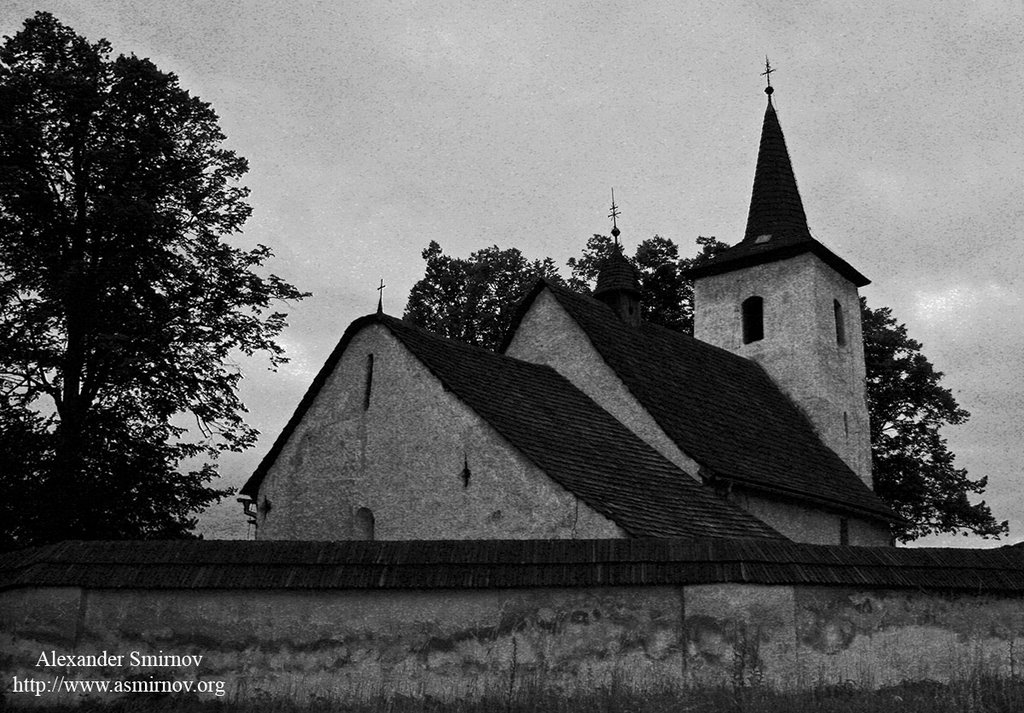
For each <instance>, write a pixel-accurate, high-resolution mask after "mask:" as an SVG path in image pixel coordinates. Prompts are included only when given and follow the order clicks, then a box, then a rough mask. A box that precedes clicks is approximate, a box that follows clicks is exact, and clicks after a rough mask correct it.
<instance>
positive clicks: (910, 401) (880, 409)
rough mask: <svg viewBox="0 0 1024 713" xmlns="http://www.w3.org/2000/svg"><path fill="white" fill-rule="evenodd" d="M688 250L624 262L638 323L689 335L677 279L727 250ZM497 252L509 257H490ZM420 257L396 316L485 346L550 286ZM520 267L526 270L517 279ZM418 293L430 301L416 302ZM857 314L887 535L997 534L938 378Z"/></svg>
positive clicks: (582, 277)
mask: <svg viewBox="0 0 1024 713" xmlns="http://www.w3.org/2000/svg"><path fill="white" fill-rule="evenodd" d="M697 246H698V252H697V254H696V255H695V256H694V257H680V256H679V248H678V246H677V245H676V244H675V243H674V242H673V241H671V240H669V239H667V238H663V237H660V236H654V237H653V238H650V239H648V240H644V241H643V242H641V243H640V244H639V245H638V246H637V249H636V252H635V254H634V255H633V257H632V258H630V261H631V262H632V264H633V266H634V267H635V268H636V270H637V273H638V277H639V280H640V288H641V310H642V316H643V318H644V319H645V320H646V321H648V322H651V323H654V324H660V325H663V326H665V327H669V328H672V329H676V330H678V331H681V332H685V333H687V334H692V333H693V283H692V281H691V280H689V279H687V278H686V276H685V275H686V271H687V270H688V269H689V268H692V267H695V266H697V265H699V264H700V263H701V262H703V261H705V260H708V259H709V258H711V257H713V256H714V255H716V254H717V253H719V252H721V251H722V250H724V249H725V248H727V247H728V246H727V245H726V244H725V243H722V242H720V241H718V240H716V239H715V238H713V237H703V236H702V237H698V238H697ZM611 249H612V241H611V238H609V237H607V236H604V235H594V236H592V237H591V238H590V239H589V240H588V241H587V244H586V247H585V248H584V249H583V252H582V254H581V255H580V257H578V258H570V259H569V260H568V262H567V267H568V268H569V278H568V279H567V280H566V281H565V284H566V285H567V286H568V287H570V288H572V289H574V290H577V291H581V292H589V291H591V290H592V289H593V287H594V285H595V283H596V281H597V274H598V272H599V271H600V268H601V262H602V260H604V258H605V256H606V255H608V253H609V251H610V250H611ZM505 253H510V254H514V255H515V258H516V259H515V260H513V261H509V260H504V259H498V256H500V255H504V254H505ZM423 255H424V258H425V259H426V260H427V273H426V275H425V277H424V279H423V280H421V281H420V282H418V283H417V285H416V287H415V288H414V289H413V292H412V294H410V297H409V306H408V308H407V310H406V317H407V318H409V319H411V320H412V321H413V322H415V323H417V324H420V325H421V326H424V327H427V328H428V329H431V330H433V331H435V332H437V333H439V334H444V335H445V336H449V337H453V338H455V339H462V340H464V341H469V342H471V343H474V344H478V345H482V346H486V347H489V348H494V347H495V346H496V345H498V344H500V343H501V341H502V339H503V337H504V332H505V330H506V329H507V327H508V324H509V322H510V317H509V315H510V314H511V310H513V309H514V306H515V304H516V303H517V302H518V301H519V298H520V296H521V295H522V294H523V293H524V292H525V290H526V287H527V286H528V285H529V284H530V283H531V282H532V280H533V279H534V278H535V277H536V276H537V274H538V272H539V271H540V270H539V267H538V266H543V267H544V270H543V272H544V274H545V276H547V277H553V278H554V279H559V278H558V277H557V275H554V274H552V273H553V272H554V264H553V262H552V261H551V260H550V259H547V260H544V261H537V262H534V263H528V262H527V261H526V260H525V258H523V257H522V255H520V254H519V251H518V250H507V251H500V250H498V248H489V249H488V250H483V251H479V252H476V253H473V254H472V255H470V257H469V258H468V260H462V259H458V258H451V257H448V256H445V255H443V254H442V253H441V250H440V247H438V246H437V244H436V243H431V245H430V247H429V248H428V249H427V250H425V251H424V253H423ZM453 265H457V268H453V267H451V266H453ZM522 265H532V266H533V269H532V270H531V271H527V270H522V271H520V272H517V270H519V269H520V268H519V267H517V266H522ZM496 273H500V274H501V276H502V282H501V283H497V282H495V283H489V282H487V281H488V280H489V279H490V278H489V275H491V274H496ZM452 275H456V276H457V277H455V278H452V277H451V276H452ZM482 283H487V284H482ZM510 285H511V286H514V288H512V289H510V288H509V286H510ZM473 294H486V295H487V299H486V300H476V301H472V298H471V297H470V295H473ZM424 295H430V296H431V300H430V301H429V302H428V301H426V300H424V297H423V296H424ZM449 301H450V304H449ZM467 302H472V304H473V305H474V306H473V309H472V310H470V314H472V323H471V324H470V325H468V326H467V323H465V322H463V321H462V320H463V317H462V316H461V315H462V314H463V312H462V311H461V310H462V308H461V307H460V305H463V304H465V303H467ZM861 311H862V319H863V324H864V348H865V362H866V368H867V395H868V410H869V413H870V416H871V443H872V458H873V478H874V482H875V490H876V492H877V493H878V495H879V496H880V497H881V498H882V499H883V500H884V501H885V502H887V503H888V504H889V505H890V506H892V507H893V509H894V510H895V511H896V512H897V513H898V514H899V515H900V516H902V517H903V518H905V519H906V520H907V524H906V525H905V526H899V527H897V529H896V531H895V533H894V534H895V535H896V537H897V539H899V540H901V541H904V542H906V541H909V540H912V539H916V538H918V537H922V536H924V535H928V534H938V533H952V532H962V533H964V534H975V535H980V536H982V537H997V536H999V535H1002V534H1005V533H1006V532H1007V523H1006V522H1002V523H998V522H996V521H995V519H994V518H993V516H992V512H991V510H990V508H989V507H988V505H986V504H985V503H984V502H980V503H978V504H972V503H971V502H970V501H969V499H968V495H969V494H978V493H981V492H982V491H983V490H984V488H985V486H986V479H985V478H980V479H978V480H971V479H970V478H969V477H968V475H967V472H966V471H965V470H963V469H958V468H956V467H955V466H954V464H953V454H952V453H950V452H949V450H948V448H947V447H946V441H945V439H944V438H943V437H942V428H943V427H944V426H946V425H958V424H961V423H964V422H965V421H966V420H967V418H968V414H967V412H966V411H964V410H963V409H961V408H960V407H959V405H958V404H957V402H956V399H955V398H954V397H953V395H952V393H951V392H950V391H949V390H948V389H946V388H945V387H943V386H942V385H941V383H940V381H941V378H942V374H941V373H940V372H937V371H935V370H934V368H933V367H932V365H931V363H930V362H929V361H928V359H927V358H926V357H925V356H924V354H922V353H921V351H920V349H921V345H920V344H918V343H917V342H915V341H914V340H912V339H910V338H909V337H908V336H907V332H906V327H905V326H904V325H902V324H898V323H897V322H896V321H895V320H894V319H893V317H892V314H891V311H890V310H889V309H888V308H884V307H883V308H880V309H877V310H872V309H871V308H870V307H868V305H867V303H866V302H865V301H864V300H863V299H862V300H861ZM499 314H500V315H502V316H500V317H499V316H497V315H499Z"/></svg>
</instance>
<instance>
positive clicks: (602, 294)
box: [594, 191, 640, 327]
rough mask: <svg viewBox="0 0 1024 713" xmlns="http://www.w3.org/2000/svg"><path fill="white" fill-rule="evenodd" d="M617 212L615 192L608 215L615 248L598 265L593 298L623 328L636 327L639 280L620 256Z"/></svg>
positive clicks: (638, 318)
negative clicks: (608, 311)
mask: <svg viewBox="0 0 1024 713" xmlns="http://www.w3.org/2000/svg"><path fill="white" fill-rule="evenodd" d="M618 216H619V210H618V208H617V207H616V205H615V191H612V211H611V213H609V214H608V217H609V218H611V219H612V238H613V239H614V240H615V245H614V246H613V247H612V252H611V254H610V255H608V257H606V258H605V259H604V262H602V263H601V271H600V272H598V274H597V287H596V288H595V289H594V297H595V298H597V299H599V300H601V301H602V302H604V303H605V304H606V305H608V306H609V307H611V308H612V310H613V311H614V312H615V314H617V315H618V316H619V319H621V320H622V321H623V322H625V323H626V324H628V325H630V326H631V327H639V326H640V280H639V279H637V275H636V269H635V268H634V267H633V266H632V265H631V264H630V262H629V260H627V259H626V256H625V255H623V254H622V246H621V245H619V234H620V231H619V226H618V225H617V224H616V218H618Z"/></svg>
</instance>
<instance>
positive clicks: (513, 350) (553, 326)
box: [505, 290, 700, 481]
mask: <svg viewBox="0 0 1024 713" xmlns="http://www.w3.org/2000/svg"><path fill="white" fill-rule="evenodd" d="M505 354H506V355H508V356H510V357H513V358H515V359H522V360H523V361H529V362H533V363H535V364H547V365H548V366H550V367H552V368H553V369H554V370H555V371H557V372H558V373H559V374H561V375H562V376H564V377H565V378H566V379H568V380H569V381H571V382H572V383H573V385H574V386H576V388H577V389H579V390H580V391H582V392H583V393H585V394H586V395H587V396H589V397H590V398H592V399H593V400H594V401H595V402H597V403H598V404H599V405H600V406H601V408H603V409H604V410H605V411H607V412H608V413H610V414H611V415H613V416H614V417H615V418H616V419H618V420H619V421H620V422H621V423H623V424H624V425H625V426H626V427H627V428H629V430H631V431H632V432H633V433H635V434H636V435H637V436H638V437H639V438H640V439H641V440H643V441H644V442H646V443H647V445H649V446H651V448H653V449H654V450H656V451H657V452H658V453H660V454H661V455H663V456H664V457H665V458H666V459H668V460H669V461H671V462H672V463H674V464H675V465H676V466H677V467H679V468H680V469H681V470H682V471H683V472H685V473H686V474H687V475H689V476H691V477H692V478H693V479H694V480H698V481H699V480H700V477H699V476H698V475H697V473H698V465H697V463H696V461H694V460H693V459H692V458H690V457H689V456H687V455H686V454H685V453H683V451H681V450H680V449H679V446H677V445H676V444H675V442H674V441H673V440H672V439H671V438H669V437H668V435H667V434H666V433H665V432H664V431H663V430H662V429H661V426H659V425H658V423H657V422H656V421H655V420H654V418H653V417H652V416H651V415H650V413H648V412H647V410H646V409H645V408H644V407H643V406H641V405H640V402H639V401H637V399H636V397H635V396H633V394H632V393H630V391H629V389H628V388H627V387H626V385H625V384H624V383H622V380H621V379H619V377H618V376H616V374H615V372H614V371H613V370H612V369H611V367H609V366H608V365H607V364H606V363H605V362H604V360H603V359H602V358H601V355H600V354H598V353H597V351H596V350H595V349H594V346H593V345H592V344H591V343H590V339H589V338H588V337H587V335H586V333H585V332H584V331H583V330H582V329H581V328H580V326H579V325H578V324H576V321H575V320H573V318H572V317H570V316H569V315H568V314H567V313H566V312H565V310H564V309H563V308H562V306H561V305H560V304H558V300H557V299H555V297H554V296H553V295H552V294H551V292H550V291H549V290H542V291H541V293H540V294H539V295H537V297H536V299H534V301H533V304H531V305H530V309H529V311H527V313H526V314H525V315H524V316H523V319H522V321H521V322H520V324H519V328H518V329H517V330H516V333H515V336H514V337H513V338H512V341H511V342H510V343H509V346H508V348H507V349H506V350H505Z"/></svg>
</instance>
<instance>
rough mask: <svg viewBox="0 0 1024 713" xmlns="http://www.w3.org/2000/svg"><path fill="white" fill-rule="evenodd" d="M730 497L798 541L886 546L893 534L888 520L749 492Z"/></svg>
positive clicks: (735, 502) (815, 543)
mask: <svg viewBox="0 0 1024 713" xmlns="http://www.w3.org/2000/svg"><path fill="white" fill-rule="evenodd" d="M730 500H731V501H732V502H733V503H734V504H735V505H738V506H739V507H741V508H743V509H744V510H746V511H747V512H749V513H750V514H751V515H753V516H754V517H756V518H758V519H759V520H761V521H762V522H764V523H767V524H768V525H770V526H771V527H773V528H775V529H776V530H777V531H778V532H780V533H781V534H783V535H785V536H786V537H788V538H790V539H791V540H793V541H795V542H806V543H809V544H814V545H840V544H849V545H854V546H858V547H887V546H889V545H890V544H891V534H890V532H889V527H888V525H886V524H885V523H880V522H877V521H873V520H868V519H861V518H857V517H853V516H847V515H840V514H839V513H835V512H830V511H828V510H823V509H821V508H817V507H810V506H805V505H800V504H798V503H794V502H790V501H782V500H775V499H771V498H766V497H762V496H759V495H756V494H753V493H748V492H734V493H733V494H732V495H731V496H730ZM843 518H845V519H846V521H847V527H848V534H849V542H847V543H843V542H841V541H840V530H841V524H840V521H841V519H843Z"/></svg>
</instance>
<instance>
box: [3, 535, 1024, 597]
mask: <svg viewBox="0 0 1024 713" xmlns="http://www.w3.org/2000/svg"><path fill="white" fill-rule="evenodd" d="M715 583H743V584H776V585H788V584H791V585H810V586H842V587H873V588H885V589H907V588H909V589H928V590H939V591H970V592H1015V593H1024V550H1022V549H1021V548H1019V547H1000V548H997V549H989V550H973V549H972V550H960V549H944V548H929V549H903V548H894V547H877V548H871V547H841V546H837V545H806V544H797V543H793V542H785V541H776V540H764V539H761V540H722V539H716V540H694V539H661V538H659V539H619V540H486V541H482V540H460V541H450V540H445V541H420V542H287V541H263V542H246V541H239V540H225V541H215V540H212V541H211V540H206V541H204V540H176V541H162V542H161V541H150V542H130V541H123V542H77V541H69V542H60V543H57V544H54V545H48V546H43V547H34V548H29V549H25V550H18V551H15V552H8V553H5V554H0V590H8V589H17V588H23V587H84V588H90V589H155V590H161V589H164V590H168V589H169V590H182V589H188V590H307V589H339V590H341V589H421V590H423V589H440V588H443V589H450V588H510V587H572V586H615V585H631V586H637V585H688V584H715Z"/></svg>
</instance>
